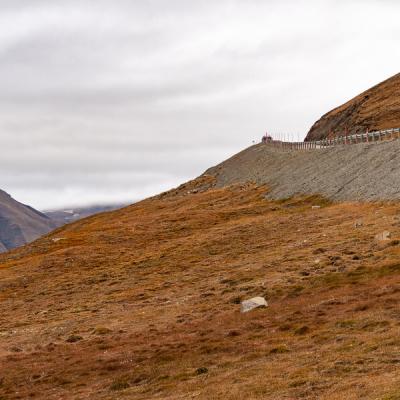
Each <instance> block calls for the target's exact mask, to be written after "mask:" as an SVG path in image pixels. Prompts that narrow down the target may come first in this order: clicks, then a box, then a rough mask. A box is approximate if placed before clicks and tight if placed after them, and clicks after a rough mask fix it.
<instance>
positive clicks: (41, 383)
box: [0, 177, 400, 400]
mask: <svg viewBox="0 0 400 400" xmlns="http://www.w3.org/2000/svg"><path fill="white" fill-rule="evenodd" d="M214 185H215V181H214V179H212V178H210V177H203V178H201V179H200V180H196V181H194V182H190V183H188V184H186V185H183V186H182V187H181V188H179V189H177V190H174V191H171V192H169V193H166V194H163V195H160V196H157V197H155V198H152V199H148V200H145V201H142V202H140V203H138V204H135V205H133V206H130V207H127V208H125V209H122V210H118V211H114V212H111V213H106V214H101V215H97V216H94V217H90V218H88V219H85V220H81V221H78V222H76V223H73V224H70V225H67V226H65V227H63V228H60V229H58V230H57V231H55V232H53V233H51V234H50V235H49V236H46V237H43V238H41V239H39V240H38V241H36V242H35V243H33V244H30V245H28V246H25V247H23V248H21V249H18V250H15V251H13V252H10V253H6V254H4V255H2V256H0V282H1V291H0V315H1V318H0V335H1V341H0V378H1V379H0V397H1V398H2V399H7V400H12V399H27V398H33V399H46V400H52V399H72V398H74V399H110V400H111V399H169V400H175V399H188V398H196V399H204V400H209V399H211V398H212V399H224V400H231V399H232V400H238V399H271V400H272V399H273V400H276V399H284V398H287V399H300V398H304V399H337V400H339V399H346V400H349V399H350V400H354V399H371V400H372V399H379V400H384V399H392V398H393V399H394V398H397V397H396V396H399V393H400V392H399V390H400V389H399V388H400V378H399V374H398V357H397V354H398V352H399V350H400V341H399V334H400V330H399V329H400V328H399V319H398V302H399V300H400V274H399V271H400V268H399V261H398V260H399V255H400V247H399V239H400V222H399V217H398V215H399V214H400V205H398V204H395V205H384V204H330V203H329V202H328V201H326V200H324V199H322V198H320V197H317V196H314V197H302V198H296V199H292V200H285V201H270V200H266V199H265V196H264V194H265V191H266V189H265V188H264V187H257V186H254V185H234V186H231V187H225V188H220V189H216V188H213V187H214ZM313 206H319V207H320V208H315V207H313ZM385 230H387V231H389V232H390V233H391V238H390V239H388V240H385V241H378V240H376V239H375V236H376V235H377V234H378V233H381V232H382V231H385ZM253 296H264V297H265V298H266V299H267V300H268V302H269V307H268V308H265V309H258V310H254V311H252V312H249V313H247V314H241V313H240V311H239V310H240V301H241V300H244V299H248V298H250V297H253ZM393 396H394V397H393Z"/></svg>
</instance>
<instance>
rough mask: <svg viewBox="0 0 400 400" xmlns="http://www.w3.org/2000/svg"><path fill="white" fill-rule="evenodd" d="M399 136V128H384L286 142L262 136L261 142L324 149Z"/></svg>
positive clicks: (287, 146)
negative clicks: (321, 138) (318, 138)
mask: <svg viewBox="0 0 400 400" xmlns="http://www.w3.org/2000/svg"><path fill="white" fill-rule="evenodd" d="M397 138H400V128H393V129H386V130H382V131H373V132H368V131H367V132H365V133H356V134H353V135H340V136H334V137H332V138H327V139H323V140H316V141H311V142H286V141H282V140H273V139H269V138H265V137H264V138H263V140H262V142H263V143H265V144H266V145H268V146H272V147H279V148H283V149H289V150H310V149H324V148H327V147H333V146H338V145H349V144H357V143H369V142H371V143H374V142H381V141H383V140H391V139H397Z"/></svg>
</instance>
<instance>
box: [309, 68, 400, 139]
mask: <svg viewBox="0 0 400 400" xmlns="http://www.w3.org/2000/svg"><path fill="white" fill-rule="evenodd" d="M391 128H400V74H396V75H395V76H393V77H391V78H390V79H387V80H386V81H384V82H382V83H380V84H379V85H376V86H374V87H373V88H371V89H369V90H367V91H365V92H364V93H361V94H360V95H358V96H357V97H355V98H354V99H352V100H350V101H348V102H347V103H345V104H343V105H342V106H340V107H337V108H335V109H334V110H332V111H330V112H328V113H327V114H325V115H324V116H323V117H321V119H319V120H318V121H317V122H316V123H315V124H314V125H313V126H312V127H311V129H310V131H309V132H308V134H307V137H306V141H311V140H320V139H325V138H327V137H330V136H336V135H344V134H345V133H346V132H348V133H349V134H350V133H358V132H365V131H366V130H367V129H369V130H370V131H373V130H382V129H391Z"/></svg>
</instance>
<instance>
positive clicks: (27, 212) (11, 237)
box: [0, 190, 55, 253]
mask: <svg viewBox="0 0 400 400" xmlns="http://www.w3.org/2000/svg"><path fill="white" fill-rule="evenodd" d="M54 227H55V224H54V223H53V222H52V221H51V219H50V218H48V217H47V216H46V215H44V214H42V213H40V212H39V211H36V210H34V209H33V208H31V207H29V206H26V205H24V204H22V203H19V202H18V201H16V200H14V199H13V198H12V197H11V196H10V195H9V194H7V193H6V192H4V191H2V190H0V253H1V252H3V251H6V250H10V249H13V248H15V247H19V246H22V245H24V244H26V243H29V242H31V241H33V240H35V239H37V238H38V237H39V236H41V235H44V234H45V233H47V232H49V231H50V230H51V229H53V228H54Z"/></svg>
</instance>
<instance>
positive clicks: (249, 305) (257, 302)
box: [240, 297, 268, 313]
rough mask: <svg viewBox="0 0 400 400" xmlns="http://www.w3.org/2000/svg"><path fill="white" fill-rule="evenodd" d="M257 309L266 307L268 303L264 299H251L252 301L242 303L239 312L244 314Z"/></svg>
mask: <svg viewBox="0 0 400 400" xmlns="http://www.w3.org/2000/svg"><path fill="white" fill-rule="evenodd" d="M258 307H268V303H267V301H266V300H265V299H264V297H253V298H252V299H249V300H244V301H242V304H241V305H240V312H241V313H246V312H249V311H251V310H253V309H254V308H258Z"/></svg>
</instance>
